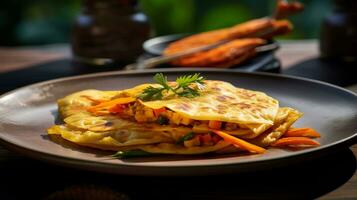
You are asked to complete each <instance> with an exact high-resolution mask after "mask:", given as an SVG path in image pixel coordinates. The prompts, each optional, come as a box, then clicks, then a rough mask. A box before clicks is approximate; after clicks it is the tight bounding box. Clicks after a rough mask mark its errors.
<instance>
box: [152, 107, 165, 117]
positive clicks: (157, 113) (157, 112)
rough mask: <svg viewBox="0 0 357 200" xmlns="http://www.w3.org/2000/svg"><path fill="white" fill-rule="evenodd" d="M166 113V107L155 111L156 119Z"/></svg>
mask: <svg viewBox="0 0 357 200" xmlns="http://www.w3.org/2000/svg"><path fill="white" fill-rule="evenodd" d="M165 111H166V108H165V107H162V108H159V109H154V115H155V116H156V117H158V116H159V115H160V114H161V113H163V112H165Z"/></svg>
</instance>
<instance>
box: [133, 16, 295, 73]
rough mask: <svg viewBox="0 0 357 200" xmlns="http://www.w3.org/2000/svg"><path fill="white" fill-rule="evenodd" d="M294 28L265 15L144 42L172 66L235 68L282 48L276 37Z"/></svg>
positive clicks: (154, 53)
mask: <svg viewBox="0 0 357 200" xmlns="http://www.w3.org/2000/svg"><path fill="white" fill-rule="evenodd" d="M292 29H293V27H292V24H291V23H290V21H289V20H287V19H279V20H278V19H272V18H269V17H265V18H260V19H254V20H250V21H247V22H243V23H240V24H237V25H235V26H232V27H228V28H224V29H219V30H213V31H207V32H202V33H197V34H175V35H166V36H160V37H156V38H152V39H149V40H147V41H146V42H144V44H143V48H144V50H145V51H146V52H147V53H149V54H151V55H153V56H159V57H156V59H157V58H162V59H166V60H167V61H170V62H169V63H170V65H171V66H177V67H221V68H232V67H239V66H240V65H242V64H244V63H246V62H248V61H251V60H253V59H255V58H257V57H266V56H267V55H268V56H271V55H272V53H273V52H274V51H275V50H277V49H278V48H279V45H278V43H277V42H276V41H274V40H273V38H274V37H276V36H279V35H285V34H288V33H289V32H291V31H292ZM202 48H203V50H202ZM188 52H189V53H188ZM191 52H192V53H191ZM187 53H188V54H187ZM182 54H183V55H182ZM186 54H187V55H186ZM168 58H170V59H168ZM162 59H161V60H162ZM256 60H257V59H256ZM167 61H165V62H167ZM139 62H142V63H144V64H143V66H144V68H145V67H146V68H148V67H151V66H150V65H148V64H147V65H145V62H147V60H146V61H145V60H141V61H140V60H139Z"/></svg>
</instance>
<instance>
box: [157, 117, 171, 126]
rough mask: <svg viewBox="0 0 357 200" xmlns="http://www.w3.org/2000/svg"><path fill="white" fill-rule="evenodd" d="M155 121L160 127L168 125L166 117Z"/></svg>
mask: <svg viewBox="0 0 357 200" xmlns="http://www.w3.org/2000/svg"><path fill="white" fill-rule="evenodd" d="M156 121H157V123H158V124H160V125H167V124H169V119H167V118H166V117H163V116H159V117H158V118H157V120H156Z"/></svg>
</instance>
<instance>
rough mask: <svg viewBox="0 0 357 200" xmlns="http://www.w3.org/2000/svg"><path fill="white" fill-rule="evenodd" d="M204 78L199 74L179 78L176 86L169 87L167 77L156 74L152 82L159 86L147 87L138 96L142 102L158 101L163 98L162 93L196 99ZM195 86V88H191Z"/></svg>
mask: <svg viewBox="0 0 357 200" xmlns="http://www.w3.org/2000/svg"><path fill="white" fill-rule="evenodd" d="M204 80H205V79H204V78H203V77H202V76H200V74H199V73H196V74H194V75H185V76H180V77H178V78H177V79H176V83H177V84H176V86H175V87H171V86H169V85H168V81H167V77H166V76H164V74H162V73H157V74H155V76H154V81H155V82H156V83H158V84H160V86H159V87H152V86H149V87H147V88H145V89H144V91H143V92H142V93H141V94H140V95H139V98H140V99H142V100H143V101H150V100H159V99H162V98H163V97H164V94H163V92H172V93H174V94H176V95H178V96H182V97H188V98H192V97H196V96H199V95H200V94H199V90H202V89H203V88H204V84H205V83H204ZM192 84H196V86H197V87H196V88H193V87H191V85H192Z"/></svg>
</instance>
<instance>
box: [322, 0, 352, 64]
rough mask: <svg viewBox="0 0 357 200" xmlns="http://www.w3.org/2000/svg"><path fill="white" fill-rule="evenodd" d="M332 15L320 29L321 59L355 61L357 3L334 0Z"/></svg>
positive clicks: (348, 0)
mask: <svg viewBox="0 0 357 200" xmlns="http://www.w3.org/2000/svg"><path fill="white" fill-rule="evenodd" d="M334 3H335V9H334V11H333V13H332V14H331V15H329V16H327V17H326V18H325V20H324V21H323V23H322V27H321V36H320V52H321V57H322V58H333V59H338V60H343V61H353V62H354V61H357V49H356V48H357V1H356V0H334Z"/></svg>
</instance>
